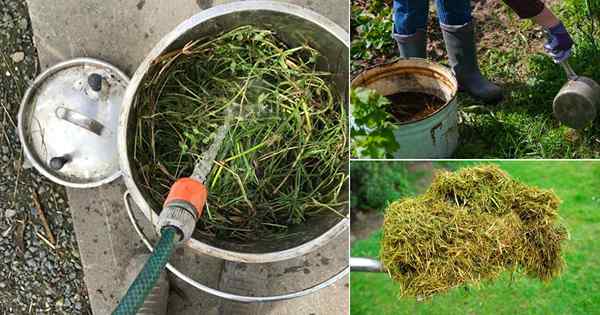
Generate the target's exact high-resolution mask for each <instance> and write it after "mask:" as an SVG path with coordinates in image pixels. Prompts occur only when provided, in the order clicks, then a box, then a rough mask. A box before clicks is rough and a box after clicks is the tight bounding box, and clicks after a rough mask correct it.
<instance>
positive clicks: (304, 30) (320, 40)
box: [118, 1, 349, 263]
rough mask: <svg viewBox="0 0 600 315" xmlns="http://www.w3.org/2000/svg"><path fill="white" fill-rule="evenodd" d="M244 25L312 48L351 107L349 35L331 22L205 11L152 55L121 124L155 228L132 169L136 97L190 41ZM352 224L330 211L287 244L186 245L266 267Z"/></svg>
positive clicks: (136, 194) (196, 241)
mask: <svg viewBox="0 0 600 315" xmlns="http://www.w3.org/2000/svg"><path fill="white" fill-rule="evenodd" d="M242 25H255V26H258V27H263V28H267V29H270V30H273V31H275V32H277V34H278V36H279V38H280V39H282V40H283V41H285V42H286V43H288V44H290V45H294V44H305V43H306V44H309V45H311V46H312V47H313V48H315V49H317V50H319V51H320V52H321V54H322V55H323V56H322V58H321V59H320V60H319V61H318V67H319V68H320V69H319V70H323V71H327V72H330V73H333V81H334V82H332V86H333V89H334V90H336V91H337V92H338V93H339V94H340V95H341V96H342V99H343V100H345V101H344V103H345V104H347V98H348V96H347V94H348V93H347V89H348V82H347V81H348V71H349V69H348V65H349V61H348V55H349V54H348V51H349V45H348V42H349V36H348V33H346V32H345V31H344V30H343V29H341V28H340V27H339V26H337V25H336V24H334V23H333V22H331V21H329V20H328V19H326V18H324V17H322V16H320V15H318V14H316V13H314V12H312V11H309V10H306V9H303V8H301V7H298V6H294V5H289V4H284V3H275V2H267V1H244V2H237V3H233V4H227V5H222V6H218V7H214V8H211V9H208V10H206V11H202V12H200V13H198V14H196V15H194V16H193V17H191V18H190V19H188V20H186V21H184V22H183V23H182V24H180V25H179V26H178V27H177V28H176V29H175V30H174V31H172V32H171V33H169V34H168V35H166V36H165V37H164V38H163V39H162V40H161V41H160V42H159V43H158V44H157V45H156V46H155V47H154V49H152V51H151V52H150V53H149V54H148V56H147V57H146V58H145V59H144V61H143V62H142V63H141V65H140V66H139V67H138V69H137V71H136V72H135V74H134V75H133V78H132V79H131V82H130V84H129V85H128V87H127V90H126V92H125V97H124V100H123V104H122V112H121V115H120V120H119V130H118V150H119V163H120V167H121V171H122V173H123V179H124V182H125V185H126V186H127V189H128V191H129V193H130V195H131V197H132V198H133V201H134V202H135V203H136V204H137V206H138V207H139V208H140V209H141V211H142V212H143V214H144V215H145V216H146V218H148V219H149V220H150V222H152V224H153V225H155V226H156V223H157V221H158V211H160V209H153V208H152V207H151V206H150V204H149V203H148V202H147V200H148V198H147V196H146V192H144V191H143V190H141V189H140V188H139V186H138V185H137V183H138V178H139V177H138V176H139V174H138V172H137V170H136V169H135V168H132V158H131V157H132V150H133V141H132V139H134V135H135V127H136V121H137V118H136V117H135V116H134V115H135V111H134V110H133V109H134V107H135V106H137V105H138V104H135V103H134V99H135V96H136V93H137V92H138V89H139V87H140V86H141V85H142V84H143V82H144V80H145V77H146V75H147V73H148V70H149V68H150V66H151V63H152V61H153V60H155V59H156V58H157V57H159V56H160V55H162V54H164V53H166V52H169V51H172V50H174V49H178V48H181V47H183V46H184V45H185V44H186V43H188V42H189V41H191V40H195V39H198V38H205V37H210V36H214V35H216V34H219V33H221V32H224V31H227V30H229V29H233V28H235V27H238V26H242ZM348 226H349V220H348V219H347V218H340V216H338V215H335V214H332V213H330V212H327V213H324V214H323V215H320V216H317V217H312V218H309V219H308V220H307V221H306V222H304V223H302V224H299V225H296V226H293V227H291V228H290V229H289V232H288V233H290V234H292V233H294V234H296V235H298V236H297V237H295V238H289V239H287V240H282V241H277V242H273V241H255V242H248V243H244V244H240V243H236V242H228V241H217V240H210V239H205V238H203V237H202V236H201V235H199V234H196V235H194V236H193V237H192V239H191V240H190V241H188V242H187V243H186V244H185V246H187V247H189V248H191V249H192V250H194V251H196V252H198V253H201V254H205V255H209V256H213V257H218V258H222V259H225V260H230V261H239V262H247V263H266V262H274V261H281V260H286V259H290V258H294V257H298V256H301V255H304V254H306V253H309V252H311V251H314V250H315V249H317V248H319V247H321V246H323V245H324V244H326V243H327V242H329V241H330V240H332V239H333V238H335V237H336V236H337V235H338V234H339V233H341V232H342V231H344V230H345V229H347V228H348Z"/></svg>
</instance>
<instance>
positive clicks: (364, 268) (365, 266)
mask: <svg viewBox="0 0 600 315" xmlns="http://www.w3.org/2000/svg"><path fill="white" fill-rule="evenodd" d="M350 270H351V271H360V272H385V271H384V270H383V266H382V265H381V262H380V261H379V260H376V259H371V258H365V257H350Z"/></svg>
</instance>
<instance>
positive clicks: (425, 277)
mask: <svg viewBox="0 0 600 315" xmlns="http://www.w3.org/2000/svg"><path fill="white" fill-rule="evenodd" d="M559 203H560V200H559V199H558V197H557V196H556V194H554V192H552V191H551V190H544V189H538V188H535V187H529V186H526V185H524V184H522V183H519V182H517V181H515V180H514V179H512V178H511V177H509V176H508V174H506V173H505V172H503V171H502V170H500V169H499V168H498V167H497V166H493V165H487V166H479V167H472V168H464V169H461V170H460V171H457V172H454V173H453V172H448V171H442V172H440V173H438V174H437V175H436V177H435V179H434V180H433V183H432V184H431V187H430V188H429V189H428V190H427V192H426V193H425V194H423V195H421V196H418V197H415V198H405V199H402V200H399V201H396V202H394V203H392V204H391V205H390V206H389V207H388V208H387V210H386V212H385V220H384V225H383V239H382V244H381V245H382V246H381V253H380V255H381V260H382V262H383V264H384V266H385V268H386V269H387V271H388V272H389V274H390V276H391V277H392V279H394V280H395V281H397V282H398V283H399V284H400V288H401V292H400V295H401V296H416V297H426V296H430V295H432V294H436V293H440V292H445V291H447V290H449V289H451V288H454V287H457V286H461V285H465V284H477V283H478V282H480V281H482V280H492V279H495V278H496V277H498V275H499V274H500V273H502V272H503V271H505V270H511V271H522V272H524V273H525V274H527V275H528V276H530V277H535V278H538V279H540V280H543V281H549V280H550V279H552V278H553V277H554V276H557V275H558V274H559V273H560V272H561V270H562V269H563V267H564V260H563V258H562V256H561V242H562V241H563V240H565V239H567V237H568V233H567V230H566V229H565V228H564V227H563V226H562V225H560V224H558V223H557V222H556V221H557V218H558V213H557V210H558V206H559Z"/></svg>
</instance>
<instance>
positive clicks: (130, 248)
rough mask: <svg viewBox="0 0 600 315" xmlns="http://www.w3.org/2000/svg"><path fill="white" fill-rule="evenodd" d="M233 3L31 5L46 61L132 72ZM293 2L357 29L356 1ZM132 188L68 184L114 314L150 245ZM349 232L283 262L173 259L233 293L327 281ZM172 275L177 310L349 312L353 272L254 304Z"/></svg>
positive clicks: (87, 263)
mask: <svg viewBox="0 0 600 315" xmlns="http://www.w3.org/2000/svg"><path fill="white" fill-rule="evenodd" d="M225 2H231V1H210V0H178V1H167V0H154V1H149V0H148V1H146V0H136V1H122V0H105V1H91V0H87V1H81V0H63V1H60V2H52V3H49V2H46V1H34V0H29V1H28V5H29V12H30V16H31V22H32V26H33V30H34V41H35V43H36V46H37V49H38V55H39V59H40V64H41V66H42V69H45V68H47V67H49V66H51V65H53V64H55V63H57V62H60V61H64V60H67V59H70V58H74V57H81V56H89V57H95V58H100V59H103V60H106V61H108V62H110V63H112V64H114V65H115V66H117V67H119V68H121V69H122V70H123V71H125V73H127V74H128V75H132V73H133V72H134V71H135V68H136V67H137V65H138V64H139V63H140V61H141V60H142V59H143V58H144V56H145V55H146V54H147V53H148V52H149V51H150V49H151V48H152V47H153V46H154V44H155V43H156V42H157V41H158V40H160V38H162V37H163V36H164V35H165V34H166V33H168V32H169V31H171V30H172V29H173V28H174V27H175V26H176V25H178V24H179V23H180V22H182V21H183V20H185V19H186V18H188V17H190V16H191V15H193V14H195V13H196V12H198V11H199V10H203V9H206V8H208V7H210V6H213V5H216V4H221V3H225ZM289 2H292V3H296V4H299V5H301V6H304V7H306V8H309V9H312V10H314V11H316V12H319V13H321V14H323V15H324V16H327V17H329V18H330V19H332V20H333V21H334V22H336V23H338V24H339V25H340V26H342V27H343V28H344V29H346V30H348V29H349V16H348V13H349V1H347V0H330V1H313V0H294V1H289ZM124 189H125V188H124V185H123V184H122V183H121V182H120V181H117V182H115V183H112V184H110V185H106V186H103V187H100V188H95V189H86V190H77V189H68V190H67V194H68V197H69V204H70V208H71V211H72V216H73V221H74V226H75V231H76V234H77V239H78V245H79V249H80V253H81V258H82V262H83V265H84V274H85V281H86V284H87V287H88V293H89V296H90V302H91V305H92V310H93V312H94V313H95V314H109V313H110V311H111V310H112V309H113V308H114V307H115V306H116V304H117V303H118V299H119V298H120V297H121V296H122V294H123V293H124V292H125V290H126V288H127V286H128V283H124V282H125V281H124V280H123V278H124V277H123V275H124V272H125V268H126V266H127V264H128V263H129V261H130V260H131V257H133V256H134V255H135V254H137V253H141V252H144V251H145V249H144V247H143V246H142V244H141V243H140V241H139V239H138V237H137V235H136V234H135V232H134V230H133V228H132V227H131V226H130V224H129V222H128V219H127V215H126V214H125V212H124V211H123V203H122V194H123V192H124ZM137 217H139V222H140V224H142V226H143V227H144V230H145V231H146V232H147V233H152V229H151V228H150V227H149V224H148V222H147V221H146V222H145V218H142V217H141V215H140V214H139V211H138V212H137ZM347 238H348V236H347V233H346V234H344V235H343V236H340V237H339V239H338V240H336V241H335V242H332V243H331V244H329V245H328V246H327V247H325V248H323V249H322V250H320V251H319V252H317V253H312V254H310V255H307V256H305V257H301V258H298V259H293V260H290V261H285V262H281V263H274V264H261V265H245V264H235V263H231V262H223V261H221V260H218V259H214V258H211V257H206V256H199V255H195V254H193V253H190V252H188V251H186V250H185V249H182V250H178V251H177V253H176V255H174V257H173V259H172V260H171V263H173V264H174V265H176V266H177V267H178V268H181V269H184V271H185V272H186V274H189V275H191V276H192V277H194V279H196V280H198V281H201V282H203V283H204V284H206V285H209V286H212V287H220V288H221V289H223V290H226V291H232V292H238V293H244V294H250V293H252V294H274V293H283V292H287V290H296V289H300V288H303V287H306V286H309V285H312V284H315V283H316V282H317V281H319V280H321V281H322V280H324V279H326V278H327V277H329V276H331V275H332V274H333V273H335V272H337V271H338V270H339V269H341V266H343V265H347V259H348V258H347V253H348V251H347V248H348V239H347ZM325 261H327V262H328V264H325V263H324V262H325ZM305 269H306V270H308V272H307V273H305V272H306V271H305ZM286 270H287V272H286ZM300 270H301V271H300ZM293 271H296V272H293ZM171 280H172V281H171V284H172V288H173V290H172V294H171V296H170V301H169V302H170V303H169V313H170V314H197V313H198V312H199V311H200V310H202V312H203V313H207V314H298V313H303V314H347V313H348V307H349V306H348V279H345V280H344V281H340V282H339V283H337V284H336V285H334V286H332V287H330V288H328V289H326V290H322V291H320V292H319V293H317V294H313V295H311V296H307V297H304V298H301V299H295V300H292V301H285V302H278V303H270V304H252V305H247V304H238V303H232V302H229V301H225V300H222V299H218V298H215V297H214V296H210V295H208V294H205V293H203V292H201V291H199V290H196V289H194V288H191V287H190V286H189V285H187V284H185V283H183V282H182V281H181V280H179V279H176V278H175V277H171ZM332 301H335V302H336V303H332Z"/></svg>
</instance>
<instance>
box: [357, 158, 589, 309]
mask: <svg viewBox="0 0 600 315" xmlns="http://www.w3.org/2000/svg"><path fill="white" fill-rule="evenodd" d="M398 163H400V162H398ZM451 164H452V163H449V162H445V163H444V164H443V166H444V167H448V166H450V167H451V168H455V167H453V166H452V165H451ZM497 164H499V165H500V167H501V168H502V169H504V170H506V171H507V172H508V173H509V174H510V175H511V176H513V177H514V178H517V179H519V180H521V181H523V182H524V183H527V184H529V185H534V186H538V187H542V188H551V189H553V190H554V191H555V192H556V193H557V194H558V196H559V197H560V198H561V200H562V201H563V202H562V204H561V207H560V216H561V219H562V220H563V222H564V223H565V224H566V226H567V227H568V229H569V232H570V240H569V241H567V242H566V243H565V246H564V257H565V259H566V262H567V266H566V269H565V270H564V272H563V274H562V275H561V276H560V277H558V278H556V279H554V280H553V281H551V282H550V283H548V284H544V283H542V282H540V281H538V280H535V279H530V278H527V277H525V276H523V275H521V274H518V273H516V274H514V277H513V279H512V280H511V275H510V274H509V273H505V274H503V275H502V276H501V277H500V278H499V279H498V280H496V281H493V282H486V283H483V284H481V285H480V287H468V288H457V289H453V290H451V291H449V292H448V293H446V294H442V295H437V296H434V297H433V298H431V299H430V300H427V301H424V302H416V301H415V299H414V298H413V299H411V298H399V297H398V286H397V285H396V284H395V283H394V282H392V280H390V279H389V278H388V276H387V275H386V274H367V273H357V272H354V273H352V275H351V313H352V314H356V315H358V314H378V315H379V314H510V315H517V314H561V315H562V314H586V315H588V314H600V190H599V187H600V162H587V161H579V162H578V161H573V162H559V161H550V162H549V161H515V162H511V161H504V162H499V163H497ZM461 165H465V163H464V162H458V166H461ZM380 237H381V232H376V233H374V234H373V235H371V237H369V238H368V239H365V240H360V241H357V242H355V243H354V244H353V246H352V255H353V256H368V257H377V256H378V252H379V239H380Z"/></svg>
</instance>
